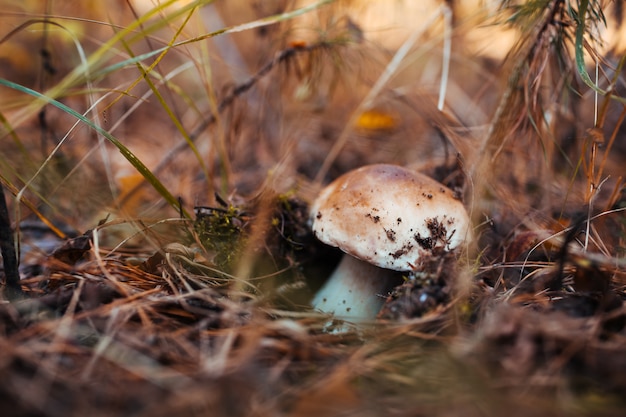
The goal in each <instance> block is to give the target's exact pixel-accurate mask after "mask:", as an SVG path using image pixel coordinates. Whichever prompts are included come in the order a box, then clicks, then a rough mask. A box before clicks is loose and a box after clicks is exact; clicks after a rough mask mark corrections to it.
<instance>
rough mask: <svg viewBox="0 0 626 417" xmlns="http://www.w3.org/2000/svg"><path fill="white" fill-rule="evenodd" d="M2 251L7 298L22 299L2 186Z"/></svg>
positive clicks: (0, 187)
mask: <svg viewBox="0 0 626 417" xmlns="http://www.w3.org/2000/svg"><path fill="white" fill-rule="evenodd" d="M0 194H2V195H0V251H2V262H3V264H4V282H5V285H6V297H7V298H8V299H9V300H12V301H13V300H16V299H19V298H22V295H23V293H22V287H21V286H20V274H19V271H18V260H17V254H16V251H15V246H14V243H13V231H12V230H11V221H10V219H9V209H8V208H7V202H6V199H5V197H4V187H2V186H0Z"/></svg>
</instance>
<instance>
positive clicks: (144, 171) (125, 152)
mask: <svg viewBox="0 0 626 417" xmlns="http://www.w3.org/2000/svg"><path fill="white" fill-rule="evenodd" d="M0 85H3V86H5V87H9V88H12V89H14V90H17V91H20V92H23V93H26V94H29V95H31V96H33V97H35V98H37V99H38V100H39V101H42V102H43V104H51V105H53V106H55V107H56V108H58V109H60V110H62V111H64V112H65V113H67V114H69V115H71V116H73V117H75V118H76V119H78V120H80V121H81V122H83V123H85V124H86V125H87V126H89V127H91V128H92V129H94V130H95V131H96V132H98V133H99V134H100V135H102V136H104V137H105V138H106V139H107V140H108V141H109V142H111V143H112V144H113V145H115V147H116V148H117V149H118V150H119V151H120V153H121V154H122V156H124V158H126V160H127V161H128V162H130V164H131V165H132V166H133V167H134V168H135V169H136V170H137V171H138V172H139V173H140V174H141V175H142V176H143V177H144V178H145V179H146V180H147V181H148V182H149V183H150V185H152V187H153V188H154V189H155V190H156V191H157V192H158V193H159V194H160V195H161V196H162V197H163V198H164V199H165V200H166V201H167V202H168V203H169V204H170V205H171V206H172V207H174V208H175V209H176V210H179V209H180V207H179V203H178V200H177V199H176V198H175V197H174V196H173V195H172V194H171V193H170V192H169V191H168V190H167V188H165V186H164V185H163V184H162V183H161V181H159V180H158V178H156V177H155V176H154V174H153V173H152V172H151V171H150V170H149V169H148V167H146V166H145V165H144V163H143V162H141V160H140V159H139V158H137V157H136V156H135V154H133V153H132V152H131V151H130V149H128V148H127V147H126V146H124V144H122V143H121V142H120V141H119V140H117V138H115V137H114V136H113V135H111V134H110V133H109V132H107V131H106V130H104V129H102V128H101V127H99V126H97V125H96V124H94V123H93V122H92V121H91V120H89V119H88V118H86V117H85V116H83V115H82V114H80V113H78V112H77V111H76V110H74V109H72V108H70V107H68V106H66V105H65V104H63V103H61V102H59V101H57V100H54V99H53V98H51V97H46V96H45V95H43V94H41V93H39V92H37V91H35V90H31V89H30V88H28V87H24V86H22V85H19V84H15V83H13V82H11V81H8V80H5V79H3V78H0ZM183 213H184V215H185V216H186V217H190V216H189V214H188V213H186V212H184V211H183Z"/></svg>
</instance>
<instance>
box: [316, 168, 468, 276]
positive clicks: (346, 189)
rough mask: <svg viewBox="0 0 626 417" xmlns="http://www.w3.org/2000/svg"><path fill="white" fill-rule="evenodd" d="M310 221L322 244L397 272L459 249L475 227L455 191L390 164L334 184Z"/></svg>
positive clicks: (356, 172)
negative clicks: (441, 253)
mask: <svg viewBox="0 0 626 417" xmlns="http://www.w3.org/2000/svg"><path fill="white" fill-rule="evenodd" d="M311 222H312V229H313V232H314V233H315V235H316V237H317V238H318V239H320V240H321V241H322V242H324V243H326V244H329V245H332V246H337V247H339V248H340V249H341V250H343V251H344V252H346V253H348V254H350V255H352V256H355V257H357V258H359V259H362V260H365V261H368V262H370V263H372V264H374V265H377V266H380V267H382V268H386V269H393V270H397V271H408V270H412V269H414V268H415V266H417V265H418V264H419V262H420V259H422V257H424V256H429V255H431V254H432V253H433V251H437V250H445V251H447V250H452V249H454V248H456V247H458V246H459V245H461V244H462V243H463V242H464V241H465V240H466V238H467V235H468V233H469V224H470V220H469V216H468V214H467V211H466V210H465V207H464V206H463V204H462V203H461V201H459V200H458V199H456V198H455V197H454V193H453V192H452V191H451V190H450V189H448V188H447V187H445V186H444V185H442V184H440V183H439V182H437V181H435V180H433V179H432V178H430V177H427V176H426V175H423V174H420V173H418V172H414V171H411V170H409V169H406V168H403V167H399V166H395V165H386V164H376V165H368V166H364V167H361V168H359V169H356V170H354V171H350V172H348V173H346V174H344V175H342V176H341V177H339V178H337V179H336V180H335V181H333V182H332V183H331V184H330V185H328V186H327V187H326V188H325V189H324V190H323V191H322V192H321V194H320V196H319V197H318V198H317V200H316V201H315V202H314V204H313V206H312V208H311Z"/></svg>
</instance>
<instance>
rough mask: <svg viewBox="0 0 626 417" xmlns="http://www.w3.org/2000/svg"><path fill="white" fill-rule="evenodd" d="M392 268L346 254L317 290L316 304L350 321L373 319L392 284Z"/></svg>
mask: <svg viewBox="0 0 626 417" xmlns="http://www.w3.org/2000/svg"><path fill="white" fill-rule="evenodd" d="M392 275H393V271H390V270H386V269H382V268H379V267H377V266H374V265H371V264H370V263H368V262H365V261H361V260H360V259H357V258H355V257H353V256H350V255H344V256H343V258H342V259H341V262H340V263H339V265H338V266H337V268H336V269H335V271H334V272H333V273H332V275H331V276H330V278H329V279H328V281H326V283H325V284H324V285H323V286H322V288H321V289H320V290H319V291H318V292H317V294H315V297H314V298H313V301H312V305H313V308H315V309H317V310H320V311H322V312H324V313H332V314H334V315H335V317H337V318H339V319H342V320H346V321H350V322H364V321H370V320H374V319H375V318H376V315H377V314H378V312H379V311H380V308H381V307H382V305H383V303H384V301H385V298H384V297H385V293H386V291H387V290H388V289H389V288H390V286H391V285H392V284H391V282H392V281H393V280H390V279H389V278H390V277H391V276H392Z"/></svg>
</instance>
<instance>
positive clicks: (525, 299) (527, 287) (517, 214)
mask: <svg viewBox="0 0 626 417" xmlns="http://www.w3.org/2000/svg"><path fill="white" fill-rule="evenodd" d="M383 1H384V0H381V1H380V2H373V4H369V5H368V3H367V2H362V1H356V0H352V1H337V2H333V3H332V4H329V5H326V6H323V7H321V8H320V9H319V10H314V11H311V12H310V13H308V14H306V15H304V16H300V17H297V16H296V17H288V18H287V17H284V18H280V19H274V20H273V21H272V22H273V23H272V24H259V26H258V27H255V28H253V29H245V28H242V30H241V31H238V32H236V33H232V34H229V35H220V36H216V37H211V38H203V39H202V40H197V39H196V37H201V36H204V35H206V34H207V33H210V32H211V31H215V30H218V29H220V28H222V27H231V26H234V25H241V24H247V23H249V22H253V21H257V19H261V18H263V17H266V16H271V15H276V14H278V13H282V12H285V11H290V10H293V9H294V8H296V7H298V6H299V5H301V4H300V3H301V2H292V1H280V0H276V1H271V2H243V1H242V2H220V1H217V2H215V4H214V5H204V6H203V7H202V8H200V9H197V10H194V11H193V13H190V14H189V15H188V16H187V15H184V16H181V17H177V18H175V19H171V20H169V19H170V18H171V17H172V16H173V15H174V14H175V13H176V10H178V9H177V7H183V6H184V4H187V3H185V2H180V4H179V3H177V4H175V5H174V7H172V8H169V9H157V10H158V11H159V12H158V15H159V19H160V20H159V19H154V20H150V19H145V20H144V19H143V18H142V17H141V16H145V13H147V12H148V10H150V9H151V8H152V6H149V5H148V6H146V4H144V2H132V3H129V2H123V1H119V2H116V3H115V5H114V6H115V7H113V6H111V7H109V8H107V9H105V8H104V6H102V5H100V6H99V5H90V6H85V5H83V4H81V5H77V4H73V3H72V4H71V5H70V3H68V4H67V5H66V4H61V2H45V5H46V6H45V7H44V8H42V5H41V4H39V3H38V2H23V3H17V2H12V1H5V2H3V3H6V4H2V5H0V9H1V10H2V11H1V12H0V21H2V22H3V27H5V29H4V30H3V31H2V32H1V33H0V36H4V38H2V42H1V43H0V60H1V61H0V62H2V66H1V67H0V77H1V78H2V79H3V80H8V81H11V82H14V83H17V84H19V85H21V86H24V87H28V88H31V89H33V90H36V91H40V92H45V93H47V94H50V95H53V98H55V99H57V100H58V101H60V102H62V103H64V104H65V105H67V106H69V107H70V108H72V109H74V110H76V111H77V112H78V113H81V114H83V113H84V114H85V115H86V117H87V118H88V119H89V120H91V121H92V122H93V123H94V124H95V125H97V126H100V127H102V129H103V130H105V131H106V132H109V133H111V134H112V135H114V136H115V138H117V139H118V140H119V141H120V142H121V143H122V144H123V146H124V147H126V148H127V149H129V150H130V151H132V152H133V154H134V155H136V156H137V158H138V159H139V160H141V161H142V162H143V164H145V165H146V166H147V168H148V169H149V170H150V171H151V172H152V173H154V175H155V178H158V180H159V181H160V182H161V183H162V184H164V186H165V188H166V189H167V190H168V191H169V192H170V193H171V194H172V195H174V196H175V197H180V201H181V206H182V208H181V210H180V211H179V210H178V209H177V208H176V207H174V208H172V207H171V206H170V205H168V204H167V202H166V201H165V200H164V198H163V196H162V195H159V194H158V192H156V191H155V190H154V188H153V187H151V186H150V184H149V182H150V181H147V180H146V179H145V178H144V176H142V175H141V174H138V173H137V171H136V169H135V168H136V167H133V166H132V165H131V164H130V163H129V161H128V160H127V159H125V158H123V157H122V156H121V155H122V154H121V153H120V152H118V149H117V148H114V147H113V146H112V145H111V143H108V142H107V141H106V140H104V139H103V137H102V136H99V135H97V134H96V133H94V130H93V129H90V128H88V127H87V125H86V124H85V123H79V124H78V125H77V127H74V128H73V127H72V126H73V124H74V123H75V121H76V119H75V118H74V117H72V116H71V115H70V114H68V113H67V112H65V111H62V110H61V109H59V108H58V107H55V106H53V105H50V104H48V105H42V104H41V103H39V104H37V103H35V104H33V102H32V97H29V96H28V95H26V94H24V91H19V89H15V88H8V87H7V85H6V84H3V86H2V87H0V88H1V93H0V115H1V116H2V120H1V121H2V123H3V124H2V130H0V132H1V134H2V150H1V151H0V155H1V156H2V157H1V158H0V174H1V176H0V179H1V181H2V184H3V186H4V187H5V190H6V193H7V197H8V200H9V208H10V215H11V217H12V218H13V226H14V227H15V228H16V229H18V230H19V231H20V233H19V234H18V235H17V236H18V239H19V241H20V243H21V246H22V255H23V257H22V261H21V267H20V274H21V281H20V283H21V288H22V290H23V292H24V294H23V295H22V296H21V297H19V298H20V299H18V300H12V302H9V300H7V301H5V302H3V303H2V304H1V305H0V317H1V319H0V410H2V415H3V416H13V415H14V416H26V415H28V416H50V417H56V416H64V417H67V416H82V415H93V416H99V415H102V416H105V415H106V416H110V415H133V416H148V415H150V416H165V415H172V414H180V415H190V416H191V415H198V416H200V415H218V416H231V415H232V416H266V415H271V416H289V417H300V416H311V417H312V416H349V415H359V416H379V415H389V416H433V415H437V416H461V415H462V416H501V415H505V414H506V415H509V416H512V417H513V416H529V415H542V416H544V415H545V416H551V415H554V416H562V415H568V416H569V415H579V416H586V415H595V416H612V415H621V411H622V410H623V407H624V393H625V392H626V379H625V378H624V375H626V362H625V361H624V355H623V351H624V349H625V348H626V333H625V332H626V330H625V329H626V321H625V320H626V309H625V307H624V305H623V300H624V296H625V294H624V289H625V285H626V262H625V261H624V256H625V248H626V244H625V239H626V221H625V220H624V211H625V210H626V200H625V196H624V182H623V181H624V178H623V175H624V159H625V156H626V146H625V145H624V143H625V142H624V140H623V128H622V122H623V117H624V114H626V113H625V112H624V104H623V101H624V100H623V97H624V96H625V95H624V94H623V93H624V85H623V82H624V77H623V72H622V68H621V66H620V63H621V61H620V59H621V58H622V56H623V52H624V51H623V49H620V48H623V46H621V45H622V39H621V38H620V37H619V36H617V35H616V33H619V32H618V29H619V27H620V25H619V23H620V22H621V21H622V18H623V16H622V13H623V10H622V9H621V4H620V3H611V4H608V2H595V1H592V2H591V3H592V6H595V5H597V4H601V5H602V6H603V7H604V11H605V14H606V16H607V22H608V26H609V28H608V29H607V30H606V31H604V30H603V29H601V28H600V29H598V30H599V32H597V37H598V38H600V39H602V40H603V41H604V43H603V44H600V43H599V42H597V41H594V39H593V38H592V37H591V36H590V34H596V32H593V31H592V30H591V29H590V31H589V32H588V35H587V37H586V40H587V43H586V44H585V51H586V57H587V59H588V64H589V65H588V68H587V70H588V71H590V73H591V74H593V71H594V66H593V59H596V60H598V62H599V66H598V85H599V87H600V88H601V89H602V90H609V91H610V92H611V94H609V95H604V96H603V95H599V96H598V98H597V101H596V99H595V97H594V94H593V91H592V90H591V89H590V88H589V87H588V86H586V85H585V84H584V83H583V82H582V81H581V79H580V77H579V75H577V73H576V68H575V61H574V52H575V49H574V47H575V40H574V35H575V28H576V21H575V19H573V18H572V16H570V15H568V11H567V9H566V8H565V7H564V6H565V5H567V4H570V3H571V2H567V1H560V0H551V1H546V2H545V4H542V5H541V7H539V8H538V7H536V6H537V5H536V4H535V8H534V9H533V7H532V2H518V3H515V4H520V5H521V4H524V5H525V7H526V9H524V8H521V9H516V10H517V11H518V12H520V13H519V14H518V15H516V17H517V20H515V19H512V20H515V25H513V27H508V28H506V29H505V27H504V26H505V24H504V23H503V21H504V19H506V18H510V17H511V13H512V12H511V9H505V10H501V11H498V10H497V9H496V8H488V7H487V6H485V5H484V4H482V3H481V4H480V5H477V4H476V3H477V2H474V1H465V2H464V1H459V2H447V4H449V5H451V6H452V7H453V9H451V10H452V11H453V12H454V13H453V17H454V19H453V20H452V25H453V26H452V27H451V32H450V33H451V35H450V38H449V40H450V41H451V44H452V49H451V52H450V54H448V53H447V52H446V50H445V48H443V45H444V40H445V37H446V36H447V35H446V34H447V33H448V32H446V30H444V27H443V26H442V23H441V22H442V19H441V16H440V15H437V14H434V13H435V11H436V8H437V7H439V6H440V4H439V3H437V4H435V3H436V2H432V3H433V4H430V3H428V2H424V3H423V4H422V5H421V6H416V4H417V3H416V4H409V3H406V4H405V3H404V2H397V3H395V2H394V4H393V7H390V6H386V7H382V8H381V7H380V4H382V3H381V2H383ZM31 3H32V4H31ZM183 3H184V4H183ZM478 3H480V2H478ZM605 3H606V4H605ZM42 4H43V3H42ZM131 4H132V5H133V6H132V7H131ZM509 5H513V4H509ZM544 6H545V7H544ZM420 7H421V8H422V9H421V10H415V9H414V8H418V9H419V8H420ZM532 10H535V12H536V13H529V14H526V15H525V14H524V13H523V12H525V11H532ZM385 11H386V12H390V16H384V15H383V12H385ZM372 15H374V16H375V17H376V19H372ZM416 16H419V17H420V18H423V20H420V19H417V18H416ZM44 17H48V18H50V19H51V20H52V21H54V22H55V23H54V24H52V23H48V24H47V25H44V24H42V23H41V22H34V20H33V19H41V18H44ZM186 17H189V19H188V20H185V18H186ZM592 17H593V10H591V9H590V12H589V13H588V14H587V18H588V19H591V18H592ZM155 22H163V25H162V26H160V27H153V26H151V24H154V23H155ZM426 22H432V25H426V24H425V23H426ZM135 24H136V26H135V29H134V30H133V31H131V32H129V33H128V34H126V35H125V36H124V37H123V38H120V40H119V41H118V42H115V43H113V44H110V45H109V44H107V42H108V41H110V40H111V39H113V38H114V37H115V36H116V35H115V33H119V32H120V31H123V30H124V28H129V27H131V26H132V25H135ZM20 25H23V26H20ZM243 29H245V30H243ZM594 30H595V29H594ZM179 31H180V33H178V32H179ZM67 33H73V34H74V36H75V37H74V38H72V37H71V36H68V35H67ZM177 33H178V34H177ZM512 33H513V34H515V36H511V34H512ZM413 35H415V38H414V41H411V36H413ZM417 35H419V36H417ZM407 39H409V41H407ZM485 39H487V40H486V41H485ZM183 40H190V41H189V42H184V43H181V44H177V46H176V47H174V48H172V49H171V50H168V51H167V54H165V55H164V56H163V57H162V58H159V56H158V55H153V56H150V57H149V58H146V59H143V60H141V62H140V63H141V64H142V66H141V68H139V67H138V65H137V64H138V63H137V62H134V61H128V60H132V57H133V56H138V55H140V54H143V53H149V52H150V51H155V50H158V49H159V48H162V47H163V46H164V45H167V44H168V43H171V42H174V41H176V42H179V41H183ZM496 40H497V42H496ZM77 45H79V46H80V48H82V49H83V50H84V52H85V56H86V57H87V58H88V63H89V65H90V66H89V68H90V69H91V70H93V71H97V70H98V69H102V68H105V67H106V66H107V65H114V64H116V63H120V62H126V65H125V66H124V67H123V68H115V69H114V70H111V71H110V72H106V73H103V74H101V75H99V76H98V77H94V79H92V80H90V81H89V82H87V81H85V78H84V74H82V75H81V76H74V75H72V71H73V70H74V69H75V68H77V67H79V65H80V64H81V61H80V53H79V52H80V48H78V47H77ZM102 45H108V46H107V48H106V49H105V50H104V53H103V54H102V55H101V60H96V59H94V57H95V56H100V55H98V54H100V53H101V52H100V51H101V50H99V49H98V48H99V47H100V46H102ZM502 45H505V46H502ZM403 46H405V47H407V49H406V50H405V51H404V52H403V50H402V47H403ZM505 48H506V50H504V49H505ZM155 60H158V61H155ZM442 62H449V64H450V73H449V76H448V78H447V79H445V80H443V82H445V85H446V86H447V93H446V96H445V105H444V106H443V108H442V109H439V108H438V104H439V103H440V97H439V94H440V91H441V85H442V79H441V74H442V68H443V67H445V64H442ZM155 63H156V65H155V66H154V67H151V65H152V64H155ZM385 74H387V75H389V77H387V78H386V76H385ZM165 80H167V81H165ZM383 81H385V82H383ZM151 84H152V85H151ZM61 87H62V88H61ZM94 103H95V104H94ZM92 105H93V111H88V110H89V108H90V107H91V106H92ZM55 147H56V148H55ZM376 162H386V163H395V164H399V165H405V166H410V167H413V168H416V169H420V170H422V171H424V172H426V173H428V174H430V175H432V176H434V177H435V178H437V179H439V180H440V181H442V182H444V183H445V184H446V185H448V186H450V187H451V188H453V189H454V190H455V191H458V192H459V194H460V195H463V196H464V201H465V202H466V203H467V206H468V208H469V209H470V210H471V212H472V215H473V219H474V229H475V236H476V239H475V241H474V242H472V244H471V245H470V248H469V249H468V251H467V252H466V253H463V254H456V255H455V258H454V259H453V261H454V262H452V263H448V264H445V263H444V262H443V261H440V260H433V261H431V262H430V263H428V264H426V265H424V269H425V270H428V271H429V272H430V273H429V274H426V275H427V277H426V278H425V279H421V280H414V281H408V282H406V283H404V284H403V285H401V286H400V287H398V288H396V289H395V291H394V292H393V293H392V294H390V295H389V298H388V300H387V303H386V305H385V307H384V309H383V311H382V312H381V315H380V317H379V319H378V320H377V321H376V322H375V323H370V324H367V325H363V326H360V327H359V328H358V329H353V330H351V331H346V332H343V333H338V334H336V333H328V332H326V331H325V327H326V325H327V321H328V317H326V316H324V315H322V314H319V313H316V312H313V311H311V309H310V308H309V307H308V303H309V300H310V298H311V296H312V294H313V292H314V291H315V290H316V289H317V288H319V286H320V285H321V283H322V281H323V280H324V278H325V277H326V276H327V275H328V273H329V272H330V271H331V270H332V268H333V266H334V265H335V264H336V262H337V260H338V258H339V254H338V253H337V252H336V251H335V250H333V249H331V248H328V247H325V246H323V245H321V244H320V243H319V242H317V241H316V240H315V239H314V238H313V236H312V235H311V232H310V230H309V228H308V224H307V218H308V212H307V209H308V204H309V202H310V201H311V199H312V198H313V197H314V196H315V193H316V192H317V190H319V187H320V186H321V185H322V184H323V183H325V182H327V181H328V180H330V179H332V178H335V177H336V176H338V175H340V174H341V173H343V172H345V171H347V170H349V169H351V168H354V167H357V166H360V165H364V164H368V163H376ZM38 170H41V172H39V173H37V172H38ZM17 195H19V196H20V197H21V200H20V202H19V203H18V202H17V199H16V198H15V197H16V196H17ZM193 207H198V209H197V210H196V212H195V213H194V210H193ZM184 212H187V213H194V215H193V216H190V217H191V218H189V217H187V216H185V214H184ZM37 216H39V218H38V217H37ZM38 219H39V220H38ZM40 219H44V220H45V221H49V222H51V224H54V225H56V226H55V227H57V228H58V229H56V234H55V233H53V231H54V227H52V228H51V227H50V226H46V225H45V224H43V223H42V222H41V220H40ZM88 230H89V231H88ZM76 231H80V232H76ZM82 233H85V234H84V235H83V234H82ZM428 271H427V272H428ZM7 294H8V295H11V294H10V293H7Z"/></svg>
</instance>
